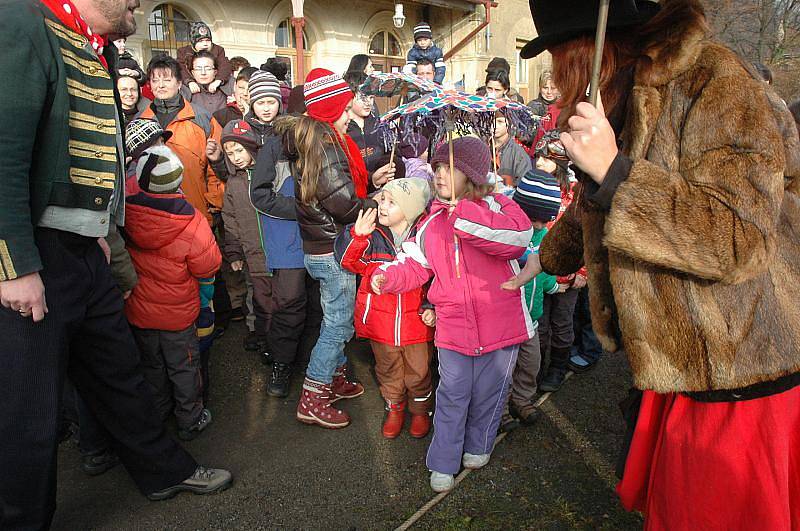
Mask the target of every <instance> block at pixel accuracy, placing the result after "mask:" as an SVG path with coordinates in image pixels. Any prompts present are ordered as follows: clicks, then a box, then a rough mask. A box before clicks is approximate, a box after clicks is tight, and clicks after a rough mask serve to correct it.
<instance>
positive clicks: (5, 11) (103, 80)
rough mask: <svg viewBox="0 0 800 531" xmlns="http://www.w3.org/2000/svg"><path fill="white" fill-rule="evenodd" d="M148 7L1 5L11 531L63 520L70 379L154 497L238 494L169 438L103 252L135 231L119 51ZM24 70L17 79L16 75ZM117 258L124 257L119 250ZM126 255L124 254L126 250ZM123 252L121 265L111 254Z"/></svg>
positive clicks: (4, 432) (1, 385)
mask: <svg viewBox="0 0 800 531" xmlns="http://www.w3.org/2000/svg"><path fill="white" fill-rule="evenodd" d="M138 6H139V0H5V1H3V2H2V3H0V20H2V21H3V22H2V30H0V48H2V49H3V50H4V53H3V54H2V55H0V72H3V73H5V74H6V75H2V76H0V93H2V94H3V97H2V98H0V116H2V118H1V119H0V120H2V122H0V167H2V168H3V175H2V178H0V302H1V303H2V306H0V337H2V338H3V341H2V343H1V344H0V404H2V406H1V407H0V470H2V471H3V472H2V476H0V528H2V529H4V530H6V529H46V528H48V527H49V525H50V522H51V520H52V517H53V513H54V511H55V499H56V498H55V489H56V456H57V444H58V425H59V422H58V421H59V419H58V416H59V411H60V403H61V396H62V388H63V384H64V379H65V377H66V376H67V375H68V376H69V378H70V380H71V381H72V382H73V383H74V385H75V387H76V388H77V389H78V391H79V393H80V395H81V396H82V397H83V399H84V401H85V402H86V406H87V407H88V409H89V410H90V412H91V413H92V415H93V416H94V417H95V418H96V419H97V420H98V421H99V423H100V424H101V425H102V426H103V428H104V429H105V430H106V431H107V432H108V434H109V436H110V438H111V440H112V444H113V446H114V449H115V450H116V452H117V454H118V455H119V457H120V460H121V461H122V463H123V465H124V466H125V467H126V469H127V470H128V472H129V473H130V474H131V477H132V478H133V480H134V481H135V482H136V484H137V486H138V487H139V489H140V490H141V491H142V493H143V494H145V495H147V496H148V497H149V498H150V499H153V500H159V499H166V498H168V497H171V496H173V495H175V494H176V493H178V492H180V491H183V490H188V491H192V492H197V493H207V492H214V491H216V490H220V489H222V488H225V487H227V486H228V485H229V484H230V482H231V475H230V473H229V472H228V471H226V470H219V469H210V468H205V467H202V466H198V464H197V463H196V462H195V460H194V459H193V458H192V457H191V456H190V455H189V454H188V453H187V452H186V451H185V450H184V449H183V448H181V447H180V446H179V445H178V444H177V443H176V442H175V441H173V440H172V439H171V438H170V437H169V436H168V435H167V434H166V432H165V430H164V427H163V425H162V423H161V422H160V418H159V416H158V414H156V411H155V407H154V404H153V399H152V397H151V394H150V390H149V388H148V386H147V385H146V384H145V381H144V379H143V377H142V375H141V374H140V372H139V370H138V362H139V353H138V351H137V349H136V345H135V343H134V340H133V337H132V334H131V331H130V328H129V327H128V323H127V321H126V320H125V317H124V315H123V312H122V309H123V295H122V292H121V291H120V288H119V287H118V284H117V283H116V282H115V281H114V278H113V277H112V273H111V268H110V267H109V263H108V260H107V258H106V255H105V253H104V250H103V248H101V245H100V243H101V242H104V241H105V239H106V238H107V239H108V240H109V242H110V243H114V242H119V238H118V236H117V234H116V225H117V224H119V225H122V223H123V221H124V211H125V197H124V184H123V171H122V164H121V161H123V160H124V156H123V147H122V146H123V142H122V135H121V127H120V117H119V112H120V111H119V109H120V104H119V98H118V96H117V95H115V92H114V80H113V79H112V76H111V75H110V74H109V72H114V71H115V69H114V62H115V60H116V57H115V54H114V51H113V48H114V47H113V46H111V45H108V46H106V40H105V39H104V38H103V37H100V36H101V35H108V34H115V35H128V34H131V33H133V32H134V31H135V30H136V23H135V21H134V16H133V11H134V9H135V8H137V7H138ZM12 73H13V75H11V74H12ZM112 247H113V246H112ZM123 252H124V251H123ZM112 254H115V255H116V254H117V252H113V253H112Z"/></svg>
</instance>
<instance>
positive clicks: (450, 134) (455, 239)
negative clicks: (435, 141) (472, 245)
mask: <svg viewBox="0 0 800 531" xmlns="http://www.w3.org/2000/svg"><path fill="white" fill-rule="evenodd" d="M447 143H448V144H449V150H450V204H451V205H452V206H454V207H455V206H456V203H457V201H456V174H455V171H454V168H455V161H454V159H455V157H454V156H453V130H452V129H450V130H448V131H447ZM453 243H454V244H455V262H456V278H461V260H460V257H459V256H458V254H459V245H458V236H456V234H455V233H453Z"/></svg>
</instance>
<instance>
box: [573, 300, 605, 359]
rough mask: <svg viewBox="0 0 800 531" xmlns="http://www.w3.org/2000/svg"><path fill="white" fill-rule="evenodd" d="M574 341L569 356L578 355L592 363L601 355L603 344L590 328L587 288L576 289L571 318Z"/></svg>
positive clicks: (590, 317)
mask: <svg viewBox="0 0 800 531" xmlns="http://www.w3.org/2000/svg"><path fill="white" fill-rule="evenodd" d="M573 327H574V329H575V341H574V343H573V345H572V352H571V354H570V355H571V356H576V355H580V356H583V358H584V359H585V360H586V361H588V362H589V363H594V362H596V361H597V360H599V359H600V356H602V355H603V346H602V345H601V344H600V341H599V340H598V339H597V336H596V335H595V334H594V330H592V314H591V312H590V311H589V288H583V289H581V290H579V291H578V300H577V302H576V304H575V316H574V320H573Z"/></svg>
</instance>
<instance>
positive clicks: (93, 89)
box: [0, 0, 124, 281]
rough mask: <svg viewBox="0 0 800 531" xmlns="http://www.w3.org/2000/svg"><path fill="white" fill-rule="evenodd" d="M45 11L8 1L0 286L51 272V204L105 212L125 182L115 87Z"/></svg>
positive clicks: (2, 80)
mask: <svg viewBox="0 0 800 531" xmlns="http://www.w3.org/2000/svg"><path fill="white" fill-rule="evenodd" d="M45 11H47V9H46V8H44V7H43V6H42V5H41V4H40V3H39V2H38V1H35V0H2V1H0V20H2V31H0V50H2V53H0V72H2V75H0V117H2V122H1V123H0V266H1V267H0V281H2V280H7V279H13V278H17V277H19V276H22V275H25V274H28V273H32V272H35V271H38V270H40V269H41V268H42V264H41V260H40V258H39V252H38V250H37V248H36V244H35V242H34V236H33V230H34V227H35V226H36V225H37V223H38V222H39V219H40V218H41V216H42V213H43V212H44V210H45V208H46V207H47V206H49V205H56V206H61V207H66V208H81V209H87V210H92V211H106V210H108V209H109V201H110V200H111V197H112V193H113V191H114V186H115V185H114V183H117V184H119V181H118V180H117V179H116V177H118V176H119V175H120V170H121V168H120V161H119V153H118V150H117V145H118V137H117V133H118V131H117V127H118V126H117V123H118V114H117V113H118V111H117V104H116V98H115V96H114V81H113V80H112V78H111V77H110V76H109V75H107V72H106V71H105V70H104V69H103V67H102V65H101V63H100V62H99V61H98V59H97V58H96V57H95V56H94V55H93V53H92V52H91V49H90V48H88V47H87V46H86V39H85V38H83V37H81V36H79V35H77V34H75V33H74V32H69V31H64V30H60V29H59V28H53V26H52V20H51V21H49V23H50V26H48V21H47V20H46V17H45V15H44V13H45ZM47 12H48V13H49V11H47ZM51 16H52V15H51ZM53 20H54V19H53ZM108 48H113V47H112V46H108ZM63 50H67V51H66V52H64V51H63ZM108 53H109V56H108V57H109V58H111V59H112V60H113V58H112V57H111V55H110V54H111V50H108ZM65 54H66V55H65ZM65 57H67V60H66V61H65ZM68 78H69V80H70V83H69V85H70V86H68ZM71 111H72V112H71ZM119 193H123V190H122V189H120V191H119ZM123 203H124V201H123Z"/></svg>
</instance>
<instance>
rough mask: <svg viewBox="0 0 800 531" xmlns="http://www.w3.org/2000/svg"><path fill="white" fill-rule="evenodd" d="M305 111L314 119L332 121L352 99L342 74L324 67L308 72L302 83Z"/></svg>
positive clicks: (351, 92) (338, 116)
mask: <svg viewBox="0 0 800 531" xmlns="http://www.w3.org/2000/svg"><path fill="white" fill-rule="evenodd" d="M303 97H304V99H305V102H306V112H307V113H308V115H309V116H310V117H312V118H314V119H315V120H319V121H320V122H327V123H333V122H335V121H336V120H338V119H339V118H340V117H341V116H342V113H343V112H344V110H345V108H346V107H347V104H348V103H350V100H352V99H353V91H352V90H350V86H349V85H348V84H347V83H345V82H344V80H343V79H342V76H340V75H339V74H334V73H333V72H331V71H330V70H326V69H324V68H315V69H314V70H312V71H311V72H309V73H308V76H307V77H306V82H305V84H304V85H303Z"/></svg>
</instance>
